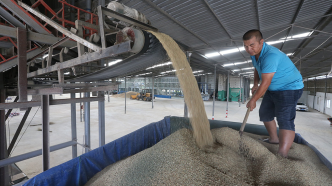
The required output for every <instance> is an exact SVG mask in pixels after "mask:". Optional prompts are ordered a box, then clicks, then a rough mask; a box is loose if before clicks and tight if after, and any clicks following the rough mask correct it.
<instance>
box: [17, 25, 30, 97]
mask: <svg viewBox="0 0 332 186" xmlns="http://www.w3.org/2000/svg"><path fill="white" fill-rule="evenodd" d="M17 53H18V96H19V102H25V101H27V100H28V93H27V92H28V87H27V86H28V79H27V31H26V29H24V28H17Z"/></svg>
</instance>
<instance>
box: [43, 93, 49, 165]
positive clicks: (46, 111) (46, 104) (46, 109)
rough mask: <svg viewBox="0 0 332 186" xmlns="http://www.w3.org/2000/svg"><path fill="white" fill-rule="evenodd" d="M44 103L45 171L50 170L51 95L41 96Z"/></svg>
mask: <svg viewBox="0 0 332 186" xmlns="http://www.w3.org/2000/svg"><path fill="white" fill-rule="evenodd" d="M41 102H42V118H43V123H42V128H43V149H42V152H43V171H46V170H48V169H49V168H50V137H49V104H50V97H49V95H42V96H41Z"/></svg>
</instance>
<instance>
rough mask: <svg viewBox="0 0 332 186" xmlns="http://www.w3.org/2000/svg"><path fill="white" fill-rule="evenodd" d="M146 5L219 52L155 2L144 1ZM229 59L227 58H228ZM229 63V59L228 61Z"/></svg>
mask: <svg viewBox="0 0 332 186" xmlns="http://www.w3.org/2000/svg"><path fill="white" fill-rule="evenodd" d="M143 1H144V2H145V3H147V4H148V5H150V6H151V7H153V8H154V9H156V10H157V11H158V12H160V13H161V14H163V15H164V16H166V17H167V18H168V19H170V20H172V21H173V22H175V23H176V24H178V25H179V26H180V27H182V28H183V29H185V30H186V31H188V32H189V33H191V34H192V35H194V36H195V37H196V38H198V39H199V40H201V41H202V42H203V43H205V44H206V45H207V46H209V47H211V48H213V49H214V50H215V51H217V52H219V51H218V50H216V49H215V48H214V47H212V46H211V45H210V44H209V43H208V42H207V41H205V40H204V39H203V38H202V37H200V36H199V35H197V34H196V33H194V32H192V31H191V30H190V29H188V28H187V27H186V26H184V25H183V24H182V23H180V22H179V21H177V20H176V19H174V18H173V17H172V16H170V15H169V14H168V13H167V12H165V11H164V10H163V9H161V8H159V7H158V6H157V5H156V4H154V3H153V2H151V1H150V0H143ZM223 57H224V58H226V57H225V56H223ZM226 59H227V58H226ZM227 60H228V61H229V59H227Z"/></svg>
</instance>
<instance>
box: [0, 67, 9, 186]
mask: <svg viewBox="0 0 332 186" xmlns="http://www.w3.org/2000/svg"><path fill="white" fill-rule="evenodd" d="M3 88H4V87H3V73H2V72H1V73H0V103H4V102H5V99H6V95H5V89H3ZM7 157H8V153H7V139H6V123H5V110H0V160H3V159H6V158H7ZM0 185H4V186H7V185H9V174H8V167H7V166H6V167H1V168H0Z"/></svg>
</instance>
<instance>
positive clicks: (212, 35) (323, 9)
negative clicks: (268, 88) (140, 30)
mask: <svg viewBox="0 0 332 186" xmlns="http://www.w3.org/2000/svg"><path fill="white" fill-rule="evenodd" d="M120 2H121V3H124V4H125V5H127V6H129V7H132V8H136V9H137V10H139V11H140V12H142V13H144V14H145V15H146V16H147V17H148V19H150V21H151V23H152V25H153V26H155V27H157V28H158V29H159V30H160V31H161V32H164V33H166V34H168V35H170V36H171V37H173V38H174V39H175V40H177V41H179V42H181V43H183V44H185V45H187V46H188V47H190V48H191V50H194V51H195V49H199V50H198V51H197V52H198V53H200V54H203V55H204V54H206V53H210V52H216V51H220V50H225V49H227V48H232V47H233V48H236V47H242V45H243V44H242V35H243V34H244V33H245V32H246V31H247V30H249V29H253V28H258V27H260V29H261V31H262V33H263V36H264V38H269V37H271V36H273V35H275V36H273V37H271V38H270V39H268V41H276V40H279V39H281V38H284V37H286V35H287V34H288V35H289V37H291V36H294V35H297V34H301V33H305V32H310V30H307V29H303V28H297V27H295V26H294V27H293V28H292V29H285V28H287V27H288V26H290V24H291V23H292V20H295V23H294V24H295V25H298V26H302V27H306V28H314V27H315V26H316V25H319V24H318V23H319V22H320V21H321V20H322V16H323V15H325V14H326V13H327V11H329V10H331V7H332V0H326V1H312V0H304V1H303V4H302V6H300V5H301V2H302V1H301V0H293V1H266V0H246V1H229V0H200V1H196V0H122V1H120ZM147 2H151V3H152V4H153V5H155V7H153V6H150V5H149V3H147ZM256 4H257V7H256ZM156 7H157V8H156ZM210 8H211V9H210ZM158 9H159V10H158ZM298 9H299V12H298V14H296V13H297V10H298ZM160 10H161V11H164V12H165V13H166V15H165V14H164V13H163V12H161V11H160ZM296 15H297V16H296ZM174 20H175V21H177V22H178V23H179V24H177V23H176V22H175V21H174ZM331 30H332V24H331V23H329V25H327V26H326V27H325V28H324V31H326V32H332V31H331ZM278 32H280V33H278ZM277 33H278V34H277ZM228 34H229V35H230V37H231V38H233V39H235V40H236V46H235V45H234V43H233V44H231V40H230V37H229V35H228ZM312 37H315V38H314V39H312V41H311V42H309V43H308V44H306V46H305V47H306V49H302V51H301V52H300V53H299V54H298V55H297V56H295V57H291V58H292V60H293V61H296V60H297V58H298V57H300V56H303V55H305V54H307V53H308V52H310V51H311V50H312V49H313V48H315V47H317V46H318V45H319V44H320V43H322V42H323V41H324V40H325V39H326V38H327V37H328V35H326V34H322V33H320V34H318V36H312ZM305 39H306V38H297V39H296V40H294V41H287V42H285V43H284V45H283V48H282V50H283V51H284V52H285V53H293V52H294V51H296V50H297V49H299V46H300V45H301V44H303V42H304V41H305ZM306 40H307V41H310V40H309V39H308V38H307V39H306ZM273 46H275V47H277V48H281V46H282V43H279V44H274V45H273ZM329 47H330V46H329ZM204 48H205V49H204ZM300 50H301V49H299V50H298V51H300ZM314 57H315V56H313V59H314ZM240 59H242V60H243V61H244V60H246V59H249V55H248V54H247V53H246V52H245V51H242V54H241V53H240V52H236V53H232V54H227V55H225V56H219V57H213V58H211V59H205V60H206V61H209V62H210V64H209V63H204V65H205V66H206V65H212V64H213V63H219V64H224V63H229V61H230V62H234V61H237V60H240ZM196 62H197V63H199V61H196ZM305 63H306V62H305V60H303V62H302V65H305ZM202 65H203V63H202ZM232 68H233V67H229V68H227V69H232ZM307 70H308V69H307ZM309 71H310V70H308V72H307V74H308V73H309ZM309 74H310V73H309Z"/></svg>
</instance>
